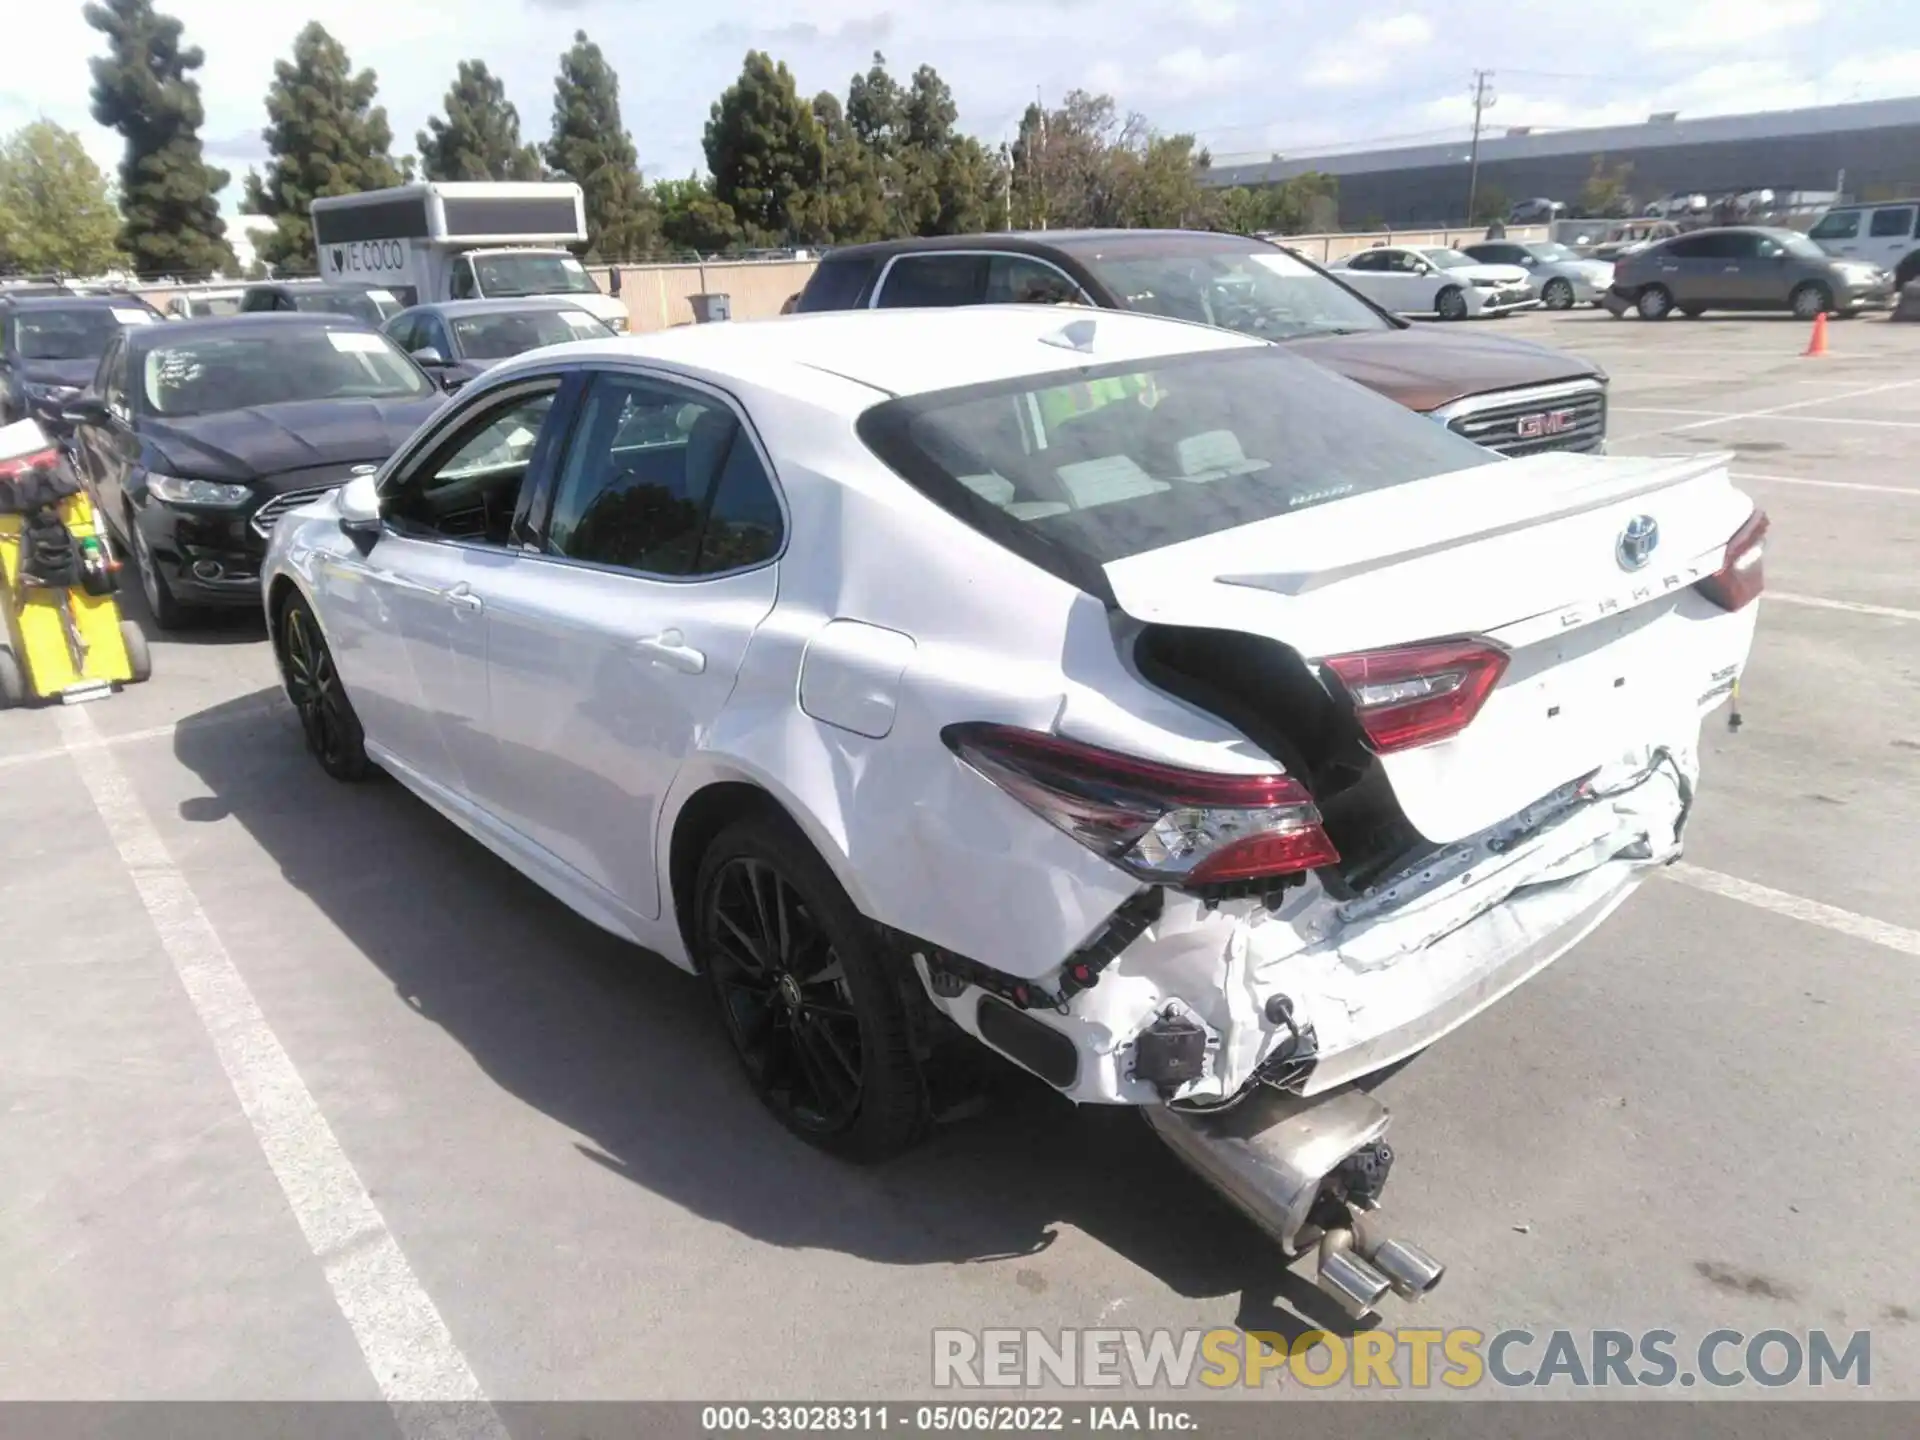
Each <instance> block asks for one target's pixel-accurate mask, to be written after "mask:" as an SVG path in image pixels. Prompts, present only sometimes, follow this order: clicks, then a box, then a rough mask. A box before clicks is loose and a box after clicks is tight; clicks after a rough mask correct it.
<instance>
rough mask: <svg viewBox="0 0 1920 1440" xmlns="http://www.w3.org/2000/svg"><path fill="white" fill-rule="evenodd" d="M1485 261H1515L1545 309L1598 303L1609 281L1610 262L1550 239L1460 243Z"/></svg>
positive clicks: (1478, 258) (1611, 267)
mask: <svg viewBox="0 0 1920 1440" xmlns="http://www.w3.org/2000/svg"><path fill="white" fill-rule="evenodd" d="M1461 248H1462V249H1463V250H1465V251H1466V253H1467V254H1469V255H1471V256H1472V257H1473V258H1474V259H1476V260H1480V261H1484V262H1485V263H1486V264H1489V265H1518V266H1519V267H1520V268H1521V269H1523V270H1525V271H1526V272H1527V277H1528V279H1529V281H1530V282H1531V283H1532V286H1533V294H1534V298H1535V299H1536V300H1538V301H1539V302H1540V303H1541V304H1542V305H1544V306H1546V307H1547V309H1549V310H1571V309H1572V308H1573V307H1574V306H1576V305H1598V304H1599V303H1600V301H1601V298H1602V297H1603V296H1605V295H1606V293H1607V290H1608V288H1609V287H1611V286H1612V284H1613V265H1612V264H1611V263H1610V262H1608V261H1605V260H1590V259H1588V258H1587V257H1586V256H1584V255H1582V254H1580V252H1579V251H1577V250H1574V249H1572V248H1571V247H1569V246H1566V245H1561V244H1558V243H1556V242H1554V241H1552V240H1542V241H1539V242H1537V243H1535V244H1531V245H1523V244H1521V243H1519V242H1518V241H1514V240H1482V241H1481V242H1480V243H1479V244H1478V245H1465V246H1462V247H1461Z"/></svg>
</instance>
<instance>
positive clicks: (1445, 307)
mask: <svg viewBox="0 0 1920 1440" xmlns="http://www.w3.org/2000/svg"><path fill="white" fill-rule="evenodd" d="M1433 310H1434V313H1435V314H1436V315H1438V316H1439V317H1440V318H1441V319H1442V320H1464V319H1466V318H1467V297H1466V295H1465V294H1464V293H1463V292H1462V291H1461V289H1460V287H1459V286H1458V285H1449V286H1447V288H1446V289H1444V290H1442V291H1441V292H1440V293H1439V294H1438V295H1436V296H1434V297H1433Z"/></svg>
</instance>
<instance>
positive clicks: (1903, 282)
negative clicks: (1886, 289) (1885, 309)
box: [1893, 259, 1920, 303]
mask: <svg viewBox="0 0 1920 1440" xmlns="http://www.w3.org/2000/svg"><path fill="white" fill-rule="evenodd" d="M1916 280H1920V260H1912V259H1909V260H1902V261H1901V262H1900V268H1899V269H1898V270H1895V271H1894V272H1893V298H1894V301H1895V303H1898V302H1899V299H1900V292H1901V291H1902V290H1904V289H1906V288H1907V286H1909V285H1911V284H1912V283H1913V282H1914V281H1916Z"/></svg>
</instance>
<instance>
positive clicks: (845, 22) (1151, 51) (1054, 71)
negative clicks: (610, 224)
mask: <svg viewBox="0 0 1920 1440" xmlns="http://www.w3.org/2000/svg"><path fill="white" fill-rule="evenodd" d="M160 8H161V9H162V10H164V11H166V12H167V13H170V14H172V15H174V16H176V17H178V18H179V19H180V20H181V21H183V22H184V24H185V26H186V36H187V40H188V41H189V42H190V43H192V44H196V45H198V46H200V47H201V48H202V49H203V50H204V51H205V52H206V57H207V59H206V65H205V66H204V68H203V69H201V70H200V71H199V78H200V83H201V87H202V96H203V99H204V101H205V104H206V111H207V120H206V124H205V126H204V127H203V129H202V131H201V136H202V139H203V140H204V142H205V145H206V150H207V156H208V159H209V160H210V161H211V162H212V163H214V164H217V165H220V166H223V167H225V168H227V169H228V170H230V171H232V172H233V175H234V179H233V182H232V183H231V184H230V185H229V186H228V189H227V191H226V192H225V194H224V195H223V197H222V198H223V201H224V203H225V205H226V208H227V210H228V211H229V213H231V212H232V210H233V209H234V206H235V202H236V201H237V198H238V195H239V191H240V179H241V177H242V176H243V175H244V174H245V172H246V169H247V167H248V166H249V165H257V164H259V163H261V162H262V161H263V160H264V158H265V154H266V147H265V145H264V143H263V142H262V140H261V137H260V131H261V128H262V127H263V126H264V125H265V123H266V112H265V108H264V104H263V96H264V95H265V93H266V90H267V87H268V85H269V84H270V82H271V80H272V77H273V62H274V61H275V60H276V59H280V58H285V57H286V56H287V55H289V54H290V52H291V50H292V45H293V37H294V35H295V34H296V33H297V32H298V31H299V29H300V28H301V27H302V26H303V25H304V24H306V23H307V21H308V20H309V19H315V18H317V19H319V20H320V21H321V23H323V24H324V25H326V27H327V28H328V29H329V30H330V31H332V33H333V34H334V35H335V36H336V37H337V38H339V39H340V40H341V42H342V43H343V44H345V45H346V47H347V50H348V53H349V54H350V55H351V57H352V59H353V62H354V64H355V65H356V66H361V67H371V68H372V69H373V70H375V71H376V72H377V73H378V75H379V79H380V96H379V99H380V103H382V104H383V105H385V107H386V110H387V115H388V119H389V121H390V123H391V124H392V126H393V130H394V138H395V145H394V149H395V152H396V154H398V153H405V152H409V151H411V150H412V149H413V148H414V145H413V139H414V135H415V133H416V132H417V131H418V130H419V129H420V128H421V127H422V125H423V124H424V123H425V121H426V118H427V116H428V115H429V114H430V113H434V112H436V111H437V110H438V109H439V106H440V101H441V98H442V97H443V96H444V94H445V93H446V89H447V86H448V85H449V84H450V83H451V81H452V79H453V74H454V68H455V65H456V63H457V62H458V61H460V60H463V59H472V58H478V59H482V60H485V61H486V62H487V64H488V66H489V67H490V68H491V69H492V70H493V71H494V72H495V73H496V74H498V75H500V76H501V77H503V78H504V80H505V81H506V85H507V93H508V98H509V99H511V100H512V101H513V102H514V103H515V104H516V105H517V106H518V108H519V111H520V116H521V125H522V130H523V132H524V133H526V134H527V136H528V137H529V138H531V139H544V138H545V136H546V134H547V132H548V129H549V125H550V117H551V113H552V104H553V76H554V72H555V70H556V69H557V67H558V63H559V58H560V55H561V52H562V51H564V50H565V49H566V48H567V46H568V45H569V44H570V43H571V40H572V35H573V32H574V31H575V30H576V29H584V30H586V32H587V33H588V35H589V36H590V37H591V38H592V39H594V40H595V41H597V42H598V43H599V45H600V47H601V49H602V50H603V51H605V52H606V55H607V58H608V59H609V60H610V61H611V62H612V64H613V66H614V68H615V69H616V70H617V71H618V72H619V75H620V82H621V105H622V110H623V113H624V116H625V119H626V123H627V126H628V128H629V129H630V130H631V131H632V134H633V137H634V143H635V145H636V147H637V150H638V153H639V156H640V162H641V166H642V169H643V170H644V171H645V172H646V173H647V175H648V176H649V177H650V178H659V177H661V176H682V175H686V174H689V173H692V172H693V171H696V170H704V168H705V164H704V160H703V157H702V154H701V148H700V139H701V130H702V127H703V126H704V125H705V123H706V119H707V112H708V107H709V106H710V105H711V104H712V103H713V101H714V99H715V98H716V97H717V96H718V95H719V94H720V92H721V91H722V90H723V89H725V88H726V86H727V85H728V84H729V83H730V82H731V81H732V80H733V78H734V77H735V76H736V75H737V74H738V73H739V69H740V64H741V60H742V58H743V57H744V55H745V54H746V52H747V51H748V50H749V49H761V50H766V51H768V52H769V53H770V54H772V55H773V56H774V58H775V59H777V60H784V61H785V62H786V63H787V65H788V66H789V68H791V69H792V70H793V71H794V73H795V76H796V78H797V80H798V82H799V85H800V88H801V92H802V93H803V94H805V95H812V94H814V93H815V92H817V91H819V90H823V89H831V90H833V91H834V92H835V93H837V94H839V95H841V96H842V97H843V98H844V96H845V94H846V88H847V82H848V80H849V79H850V78H851V77H852V76H853V75H854V74H855V73H856V72H858V71H862V70H864V69H865V68H866V66H867V64H868V63H869V59H870V56H871V54H872V52H873V51H874V50H876V49H878V50H881V51H883V52H884V53H885V54H886V57H887V60H888V63H889V65H890V67H891V68H892V69H893V71H894V73H895V75H896V76H897V77H899V78H901V79H903V80H904V79H905V78H906V77H907V76H909V75H910V74H911V73H912V72H913V70H914V68H915V67H916V66H918V65H921V64H923V63H924V64H931V65H933V66H934V67H935V68H936V69H937V70H939V71H940V73H941V75H942V76H943V77H945V79H946V80H947V82H948V84H949V85H951V86H952V88H953V92H954V97H955V99H956V101H957V102H958V104H959V108H960V123H961V126H962V128H964V129H967V130H969V131H971V132H972V133H974V134H976V135H979V136H980V137H981V138H982V139H983V140H986V141H987V142H989V143H991V144H997V143H998V142H999V141H1001V140H1003V139H1009V138H1011V136H1012V134H1013V131H1014V128H1015V126H1016V125H1017V123H1018V120H1019V116H1020V113H1021V111H1022V110H1023V109H1024V107H1025V106H1026V105H1027V104H1028V103H1029V102H1030V101H1031V100H1033V98H1034V97H1035V96H1036V95H1038V96H1040V97H1041V98H1042V99H1044V100H1045V101H1047V102H1048V103H1050V104H1051V103H1055V102H1057V101H1058V100H1059V98H1060V97H1061V96H1062V95H1064V94H1065V93H1066V92H1067V91H1068V90H1071V89H1074V88H1082V89H1087V90H1094V91H1104V92H1107V93H1109V94H1111V95H1113V96H1114V98H1115V100H1116V101H1117V102H1118V103H1119V105H1120V107H1121V109H1122V110H1133V111H1138V112H1139V113H1141V114H1142V115H1144V116H1145V117H1146V118H1147V119H1148V120H1149V121H1150V122H1151V123H1152V124H1153V125H1154V126H1156V127H1157V128H1159V129H1161V130H1165V131H1190V132H1193V133H1195V134H1197V135H1198V136H1199V138H1200V140H1201V142H1202V143H1203V144H1205V145H1206V146H1207V147H1208V148H1209V149H1210V150H1211V151H1212V153H1213V154H1214V155H1215V156H1216V157H1221V156H1229V155H1241V156H1247V155H1260V156H1265V155H1268V154H1274V153H1279V154H1285V155H1298V154H1304V153H1308V152H1311V151H1314V150H1322V149H1326V148H1329V147H1335V148H1355V149H1371V148H1380V147H1383V146H1387V145H1392V144H1399V143H1406V144H1419V143H1431V142H1436V141H1443V140H1448V139H1452V138H1455V137H1460V136H1464V135H1465V134H1466V133H1467V131H1468V127H1469V126H1470V123H1471V119H1472V106H1471V101H1470V98H1469V97H1470V91H1471V87H1472V78H1473V72H1474V70H1475V69H1476V68H1483V69H1488V70H1491V71H1493V72H1494V74H1493V80H1492V88H1493V92H1494V94H1495V95H1496V97H1497V98H1496V101H1495V104H1494V107H1493V109H1492V110H1491V111H1489V112H1488V115H1487V124H1488V126H1489V127H1490V128H1491V131H1492V133H1495V134H1498V133H1500V132H1501V131H1503V130H1504V129H1505V128H1507V127H1509V126H1522V125H1528V126H1533V127H1535V128H1543V127H1549V126H1553V127H1567V126H1580V125H1604V124H1616V123H1621V122H1629V121H1637V120H1644V119H1645V118H1646V117H1647V116H1648V115H1649V114H1651V113H1653V112H1655V111H1663V110H1675V111H1678V112H1680V114H1681V116H1682V118H1685V117H1689V116H1702V115H1720V114H1733V113H1742V112H1746V111H1752V110H1765V109H1776V108H1785V107H1793V106H1802V105H1816V104H1834V103H1839V102H1843V101H1848V100H1874V99H1884V98H1888V97H1891V96H1898V95H1920V0H1608V3H1607V4H1605V5H1581V4H1577V3H1568V0H1380V3H1379V4H1376V5H1375V6H1373V7H1372V9H1371V10H1370V11H1368V12H1366V13H1367V14H1368V15H1369V16H1370V18H1366V19H1356V18H1355V15H1356V12H1354V11H1353V10H1352V9H1351V8H1350V7H1346V6H1329V5H1325V4H1315V3H1312V0H966V3H955V0H763V3H759V4H754V3H750V0H705V3H703V4H701V5H698V6H679V5H670V4H667V3H664V0H457V3H450V0H326V4H325V5H324V6H316V7H315V8H314V9H313V10H312V11H306V10H303V9H302V7H300V6H298V5H286V6H281V5H277V4H242V3H239V0H161V6H160ZM0 29H4V33H6V35H7V38H8V46H7V61H8V63H7V65H6V74H5V78H4V80H0V132H5V131H10V130H12V129H14V128H15V127H17V126H19V125H22V124H25V123H27V122H29V121H31V120H34V119H36V118H40V117H43V116H44V117H45V118H48V119H51V120H54V121H56V122H58V123H59V124H62V125H65V126H67V127H68V128H70V129H73V130H76V131H78V132H79V133H80V134H81V135H82V137H83V138H84V139H85V141H86V143H87V147H88V149H89V150H90V151H91V152H92V154H93V155H94V156H95V158H96V159H98V160H99V161H100V162H101V164H102V165H103V167H106V168H108V169H109V170H110V169H111V167H112V166H113V165H115V164H117V162H118V160H119V156H120V141H119V138H118V137H117V136H116V135H114V134H112V133H111V132H109V131H105V130H102V129H100V128H99V127H98V126H96V125H95V124H94V123H93V121H92V118H91V117H90V115H89V114H88V105H87V88H88V85H89V76H88V72H87V59H88V57H89V56H91V55H95V54H99V53H100V52H101V49H102V42H103V37H102V36H100V35H99V34H98V33H97V32H96V31H94V30H92V29H91V28H89V27H88V26H87V24H86V22H85V20H84V19H83V18H82V15H81V5H80V3H79V0H0Z"/></svg>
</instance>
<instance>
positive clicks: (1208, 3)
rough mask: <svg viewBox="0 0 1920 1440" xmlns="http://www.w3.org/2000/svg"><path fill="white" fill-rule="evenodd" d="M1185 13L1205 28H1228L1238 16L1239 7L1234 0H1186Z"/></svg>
mask: <svg viewBox="0 0 1920 1440" xmlns="http://www.w3.org/2000/svg"><path fill="white" fill-rule="evenodd" d="M1187 14H1189V15H1190V16H1192V17H1193V22H1194V24H1196V25H1199V26H1202V27H1203V28H1205V29H1208V30H1228V29H1231V28H1232V27H1233V22H1234V21H1235V20H1236V19H1238V18H1239V15H1240V7H1239V5H1237V4H1236V3H1235V0H1187Z"/></svg>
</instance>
